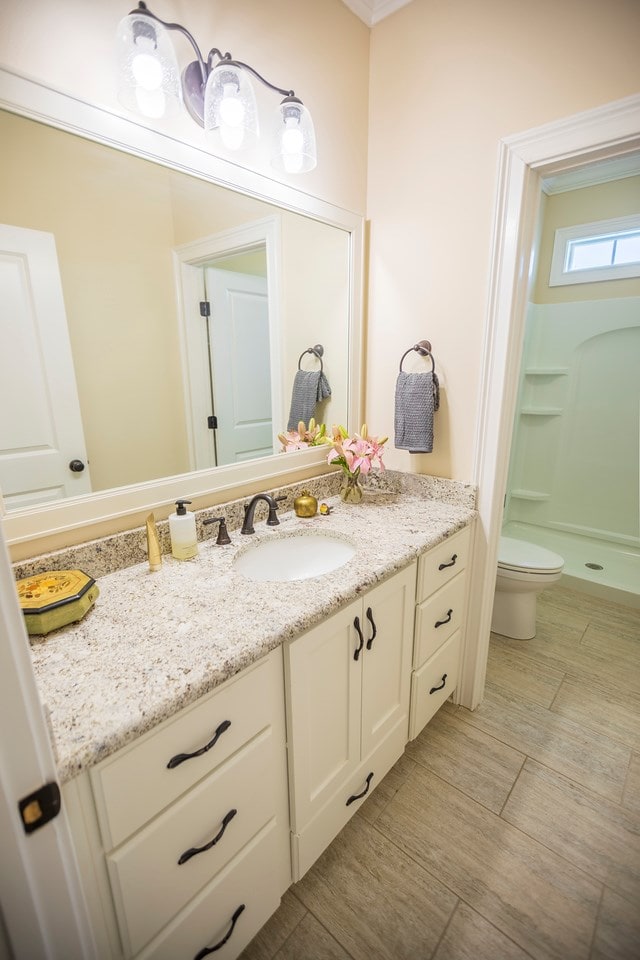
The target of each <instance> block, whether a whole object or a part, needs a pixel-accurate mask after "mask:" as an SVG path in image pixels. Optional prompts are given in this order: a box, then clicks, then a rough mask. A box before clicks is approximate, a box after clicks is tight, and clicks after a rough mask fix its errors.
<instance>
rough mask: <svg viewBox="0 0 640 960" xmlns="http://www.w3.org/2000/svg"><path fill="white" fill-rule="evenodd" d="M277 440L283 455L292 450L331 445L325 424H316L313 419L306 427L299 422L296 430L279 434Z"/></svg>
mask: <svg viewBox="0 0 640 960" xmlns="http://www.w3.org/2000/svg"><path fill="white" fill-rule="evenodd" d="M278 440H279V441H280V443H281V444H282V450H283V452H284V453H290V452H291V451H292V450H306V449H307V447H319V446H320V445H321V444H323V443H331V437H328V436H327V427H326V424H324V423H320V424H317V423H316V422H315V420H314V419H313V417H312V418H311V420H309V426H308V427H307V426H306V424H305V422H304V420H300V421H299V423H298V429H297V430H288V431H287V433H279V434H278Z"/></svg>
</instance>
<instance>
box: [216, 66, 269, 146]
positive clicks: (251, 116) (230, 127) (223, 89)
mask: <svg viewBox="0 0 640 960" xmlns="http://www.w3.org/2000/svg"><path fill="white" fill-rule="evenodd" d="M204 128H205V130H206V131H207V132H208V133H214V134H216V135H217V136H219V137H220V140H221V141H222V144H223V146H225V147H226V148H227V149H228V150H244V149H246V148H247V147H251V146H253V145H254V144H255V142H256V140H257V139H258V108H257V106H256V96H255V93H254V90H253V86H252V85H251V82H250V80H249V77H248V76H247V74H246V72H245V71H244V70H243V69H242V68H241V67H237V66H235V65H234V64H230V63H225V62H222V63H219V64H218V65H217V66H216V67H214V68H213V70H212V71H211V73H210V74H209V78H208V80H207V86H206V88H205V92H204Z"/></svg>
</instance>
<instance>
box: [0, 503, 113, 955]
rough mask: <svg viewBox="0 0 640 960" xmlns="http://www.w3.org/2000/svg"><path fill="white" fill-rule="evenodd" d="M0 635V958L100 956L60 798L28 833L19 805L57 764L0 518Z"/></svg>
mask: <svg viewBox="0 0 640 960" xmlns="http://www.w3.org/2000/svg"><path fill="white" fill-rule="evenodd" d="M0 638H1V639H2V642H1V643H0V729H1V730H2V731H3V735H2V737H1V738H0V851H1V854H0V923H2V925H3V928H4V929H3V931H0V941H4V943H3V942H0V957H1V956H3V950H4V956H7V952H8V956H10V957H14V958H15V960H21V958H25V960H26V958H28V960H71V958H76V957H77V958H82V960H97V957H98V954H97V951H96V948H95V944H94V942H93V936H92V934H91V931H90V928H89V921H88V915H87V910H86V904H85V901H84V896H83V892H82V888H81V885H80V878H79V875H78V871H77V866H76V860H75V853H74V849H73V845H72V841H71V835H70V831H69V824H68V820H67V813H66V810H65V806H64V804H63V806H62V809H61V811H60V813H59V814H58V816H57V817H55V819H53V820H50V821H49V822H47V823H43V825H42V826H41V828H40V829H38V830H35V831H34V832H33V833H28V834H27V833H26V832H25V830H24V829H23V825H22V819H21V817H20V815H19V811H18V801H19V800H21V799H23V798H24V797H25V796H29V795H30V794H31V793H32V792H33V791H34V790H36V789H37V788H38V787H40V786H41V785H43V784H46V783H51V782H54V781H55V780H56V765H55V759H54V756H53V750H52V747H51V743H50V741H49V734H48V731H47V725H46V721H45V717H44V713H43V709H42V705H41V703H40V698H39V694H38V690H37V688H36V682H35V677H34V675H33V666H32V664H31V656H30V653H29V643H28V639H27V633H26V628H25V625H24V618H23V616H22V614H21V612H20V607H19V606H18V598H17V596H16V587H15V580H14V577H13V571H12V569H11V565H10V562H9V555H8V552H7V549H6V546H5V540H4V530H3V524H2V521H1V520H0ZM3 932H4V936H3V935H2V933H3ZM6 941H8V943H7V942H6Z"/></svg>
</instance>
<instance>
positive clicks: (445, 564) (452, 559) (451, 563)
mask: <svg viewBox="0 0 640 960" xmlns="http://www.w3.org/2000/svg"><path fill="white" fill-rule="evenodd" d="M457 559H458V554H457V553H454V555H453V556H452V557H451V560H449V563H441V564H440V566H439V567H438V570H446V569H447V567H454V566H455V563H456V560H457Z"/></svg>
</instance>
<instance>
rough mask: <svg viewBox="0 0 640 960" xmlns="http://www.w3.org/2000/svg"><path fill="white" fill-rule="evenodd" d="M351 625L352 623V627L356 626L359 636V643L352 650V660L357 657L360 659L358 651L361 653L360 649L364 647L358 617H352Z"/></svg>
mask: <svg viewBox="0 0 640 960" xmlns="http://www.w3.org/2000/svg"><path fill="white" fill-rule="evenodd" d="M353 625H354V627H355V628H356V633H357V634H358V636H359V637H360V643H359V645H358V646H357V647H356V649H355V650H354V651H353V659H354V660H359V659H360V653H361V651H362V648H363V647H364V637H363V635H362V630H361V629H360V617H356V618H355V619H354V621H353Z"/></svg>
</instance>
